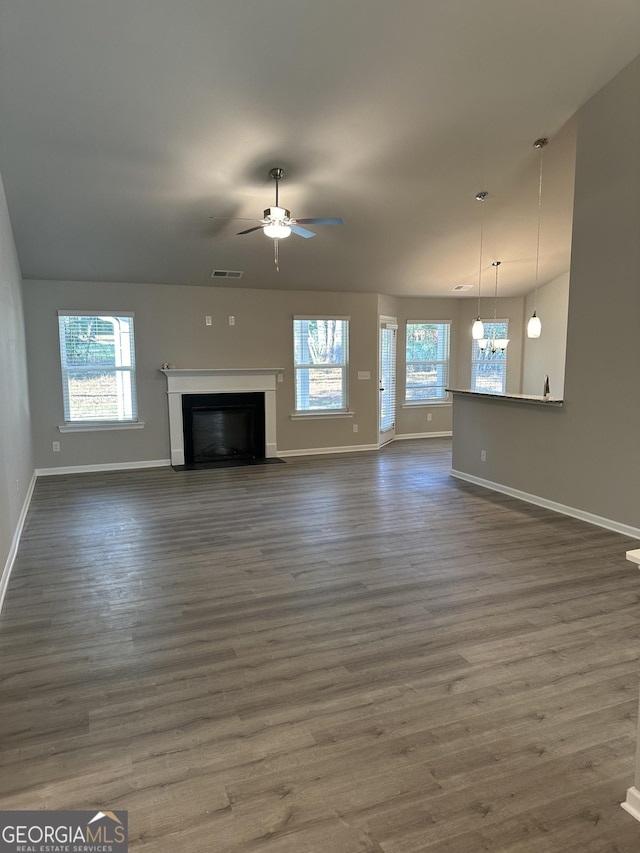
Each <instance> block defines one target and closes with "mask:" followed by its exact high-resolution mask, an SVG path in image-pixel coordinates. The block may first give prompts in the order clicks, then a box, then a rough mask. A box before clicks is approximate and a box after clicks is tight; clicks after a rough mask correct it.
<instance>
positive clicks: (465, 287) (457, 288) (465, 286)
mask: <svg viewBox="0 0 640 853" xmlns="http://www.w3.org/2000/svg"><path fill="white" fill-rule="evenodd" d="M472 287H473V285H472V284H456V286H455V287H452V288H451V290H453V292H454V293H461V292H462V291H463V290H471V288H472Z"/></svg>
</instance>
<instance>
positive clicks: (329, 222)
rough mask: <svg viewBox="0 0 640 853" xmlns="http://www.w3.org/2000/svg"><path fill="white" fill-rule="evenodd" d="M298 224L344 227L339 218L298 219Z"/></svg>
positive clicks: (316, 217)
mask: <svg viewBox="0 0 640 853" xmlns="http://www.w3.org/2000/svg"><path fill="white" fill-rule="evenodd" d="M296 222H301V223H302V224H303V225H343V224H344V223H343V221H342V219H341V218H340V217H339V216H315V217H312V218H311V219H296Z"/></svg>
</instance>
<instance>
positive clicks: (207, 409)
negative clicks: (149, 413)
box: [182, 392, 265, 465]
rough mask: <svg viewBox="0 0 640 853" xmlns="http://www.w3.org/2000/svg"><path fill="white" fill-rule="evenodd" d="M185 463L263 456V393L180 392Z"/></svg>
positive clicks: (209, 462)
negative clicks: (181, 393)
mask: <svg viewBox="0 0 640 853" xmlns="http://www.w3.org/2000/svg"><path fill="white" fill-rule="evenodd" d="M182 425H183V431H184V461H185V465H206V464H215V463H218V462H249V461H252V460H257V459H264V458H265V438H264V394H263V393H260V392H254V393H248V394H183V395H182Z"/></svg>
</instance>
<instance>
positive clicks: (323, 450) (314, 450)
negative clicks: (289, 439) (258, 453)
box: [278, 444, 378, 458]
mask: <svg viewBox="0 0 640 853" xmlns="http://www.w3.org/2000/svg"><path fill="white" fill-rule="evenodd" d="M363 450H378V445H377V444H354V445H348V446H346V447H305V448H301V449H300V450H279V451H278V456H280V457H283V458H284V457H285V456H322V455H326V454H329V453H359V452H361V451H363Z"/></svg>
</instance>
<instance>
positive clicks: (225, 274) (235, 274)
mask: <svg viewBox="0 0 640 853" xmlns="http://www.w3.org/2000/svg"><path fill="white" fill-rule="evenodd" d="M242 273H243V270H214V271H213V272H212V273H211V278H242Z"/></svg>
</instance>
